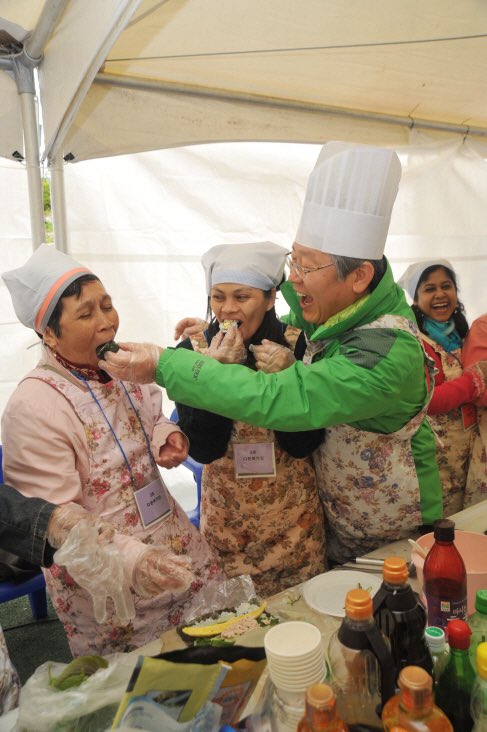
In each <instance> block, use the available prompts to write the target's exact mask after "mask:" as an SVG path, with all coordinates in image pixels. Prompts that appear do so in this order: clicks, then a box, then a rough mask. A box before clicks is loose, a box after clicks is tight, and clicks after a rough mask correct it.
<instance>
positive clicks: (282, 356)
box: [252, 338, 296, 374]
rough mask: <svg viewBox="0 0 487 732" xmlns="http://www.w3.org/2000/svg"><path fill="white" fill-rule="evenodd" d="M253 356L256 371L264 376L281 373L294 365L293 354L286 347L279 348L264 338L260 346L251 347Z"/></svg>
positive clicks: (279, 346) (276, 344)
mask: <svg viewBox="0 0 487 732" xmlns="http://www.w3.org/2000/svg"><path fill="white" fill-rule="evenodd" d="M252 351H253V354H254V356H255V365H256V368H257V370H258V371H264V372H265V373H266V374H275V373H277V372H278V371H283V370H284V369H287V368H289V366H292V365H293V363H295V361H296V359H295V357H294V354H293V353H292V352H291V351H290V350H289V348H287V347H286V346H281V345H279V344H278V343H274V342H273V341H268V340H267V339H266V338H264V340H263V341H262V345H260V346H252Z"/></svg>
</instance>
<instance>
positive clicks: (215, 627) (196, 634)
mask: <svg viewBox="0 0 487 732" xmlns="http://www.w3.org/2000/svg"><path fill="white" fill-rule="evenodd" d="M266 605H267V602H263V603H262V605H259V607H257V608H255V610H250V612H246V613H243V614H242V615H237V616H235V617H233V618H230V619H229V620H223V621H221V622H218V621H217V622H215V623H213V624H211V625H187V626H186V627H185V628H182V629H181V631H182V632H183V633H184V634H185V635H189V636H190V637H191V638H210V637H211V636H213V635H220V633H222V632H223V631H224V630H227V629H228V628H231V627H232V625H234V624H235V623H239V622H240V621H241V620H243V619H244V618H258V617H259V615H262V613H263V612H264V610H265V608H266Z"/></svg>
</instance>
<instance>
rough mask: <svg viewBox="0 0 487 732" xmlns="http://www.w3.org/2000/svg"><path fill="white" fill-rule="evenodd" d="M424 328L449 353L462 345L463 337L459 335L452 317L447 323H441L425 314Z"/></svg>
mask: <svg viewBox="0 0 487 732" xmlns="http://www.w3.org/2000/svg"><path fill="white" fill-rule="evenodd" d="M423 328H424V329H425V331H426V333H427V334H428V335H429V337H430V338H432V339H433V340H434V341H436V342H437V343H439V344H440V346H442V347H443V348H444V349H445V351H447V352H448V353H450V351H454V350H455V349H456V348H461V347H462V339H461V338H460V336H459V335H458V333H457V329H456V328H455V323H454V321H453V320H452V319H450V320H447V321H446V323H440V322H439V321H438V320H432V319H431V318H427V317H426V316H425V318H424V320H423Z"/></svg>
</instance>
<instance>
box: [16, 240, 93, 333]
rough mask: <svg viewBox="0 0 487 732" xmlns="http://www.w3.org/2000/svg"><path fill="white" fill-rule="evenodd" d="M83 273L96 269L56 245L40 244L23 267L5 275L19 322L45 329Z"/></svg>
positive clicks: (28, 326) (37, 328) (37, 329)
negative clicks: (63, 251) (65, 293)
mask: <svg viewBox="0 0 487 732" xmlns="http://www.w3.org/2000/svg"><path fill="white" fill-rule="evenodd" d="M84 274H93V273H92V272H91V271H90V270H89V269H88V268H87V267H84V266H83V265H82V264H80V263H79V262H77V261H76V260H75V259H73V258H72V257H70V256H69V255H68V254H63V253H62V252H60V251H59V250H58V249H56V248H55V247H54V246H53V245H51V244H41V246H40V247H39V248H38V249H36V250H35V252H34V254H33V255H32V256H31V257H30V259H28V260H27V262H26V263H25V264H24V265H23V266H22V267H19V268H18V269H12V270H10V272H4V273H3V274H2V279H3V281H4V282H5V284H6V285H7V287H8V289H9V291H10V295H11V297H12V302H13V305H14V310H15V312H16V314H17V317H18V319H19V320H20V322H21V323H23V325H25V326H27V328H33V329H34V330H35V331H37V332H38V333H44V331H45V329H46V326H47V323H48V322H49V318H50V317H51V315H52V311H53V310H54V308H55V307H56V305H57V303H58V302H59V300H60V298H61V296H62V294H63V292H64V291H65V289H66V288H67V287H68V285H70V284H71V283H72V282H74V281H75V280H77V279H78V278H79V277H81V276H82V275H84Z"/></svg>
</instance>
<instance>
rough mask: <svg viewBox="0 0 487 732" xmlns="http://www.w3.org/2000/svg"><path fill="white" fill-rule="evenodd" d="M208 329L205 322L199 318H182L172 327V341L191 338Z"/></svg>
mask: <svg viewBox="0 0 487 732" xmlns="http://www.w3.org/2000/svg"><path fill="white" fill-rule="evenodd" d="M207 328H208V323H207V322H206V320H202V319H201V318H183V319H182V320H179V321H178V322H177V323H176V325H175V327H174V340H175V341H177V340H178V338H191V336H193V335H196V334H197V333H201V332H202V331H205V330H206V329H207Z"/></svg>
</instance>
